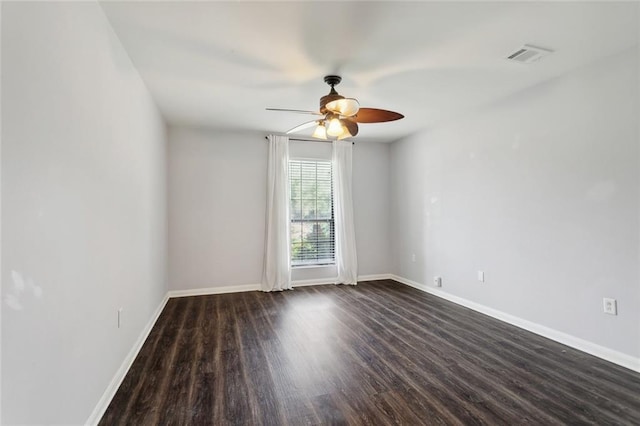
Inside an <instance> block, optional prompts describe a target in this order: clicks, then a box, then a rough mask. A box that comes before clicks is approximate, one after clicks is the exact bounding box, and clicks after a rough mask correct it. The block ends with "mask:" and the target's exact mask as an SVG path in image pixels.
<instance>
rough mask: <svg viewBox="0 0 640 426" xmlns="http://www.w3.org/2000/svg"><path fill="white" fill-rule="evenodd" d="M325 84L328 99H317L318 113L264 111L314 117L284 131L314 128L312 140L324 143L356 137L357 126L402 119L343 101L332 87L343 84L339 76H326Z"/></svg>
mask: <svg viewBox="0 0 640 426" xmlns="http://www.w3.org/2000/svg"><path fill="white" fill-rule="evenodd" d="M324 81H325V83H327V84H328V85H329V86H331V91H330V92H329V94H328V95H325V96H323V97H321V98H320V112H316V111H304V110H299V109H281V108H267V110H268V111H285V112H295V113H299V114H312V115H317V116H318V118H316V119H315V120H312V121H308V122H306V123H302V124H300V125H299V126H296V127H294V128H293V129H290V130H288V131H287V134H290V133H295V132H299V131H300V130H304V129H308V128H309V127H313V126H316V129H315V130H314V132H313V137H314V138H317V139H327V136H329V137H332V138H336V139H345V138H349V137H353V136H355V135H357V134H358V123H383V122H386V121H394V120H400V119H401V118H404V115H402V114H399V113H397V112H393V111H387V110H384V109H377V108H360V103H359V102H358V100H357V99H354V98H345V97H344V96H342V95H340V94H338V92H336V89H335V86H336V85H338V84H339V83H340V82H341V81H342V77H340V76H339V75H327V76H325V77H324Z"/></svg>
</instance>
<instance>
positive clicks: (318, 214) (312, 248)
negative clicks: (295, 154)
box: [289, 160, 335, 266]
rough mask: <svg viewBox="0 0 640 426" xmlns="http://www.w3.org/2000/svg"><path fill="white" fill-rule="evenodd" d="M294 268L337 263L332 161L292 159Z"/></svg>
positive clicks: (290, 167) (290, 178)
mask: <svg viewBox="0 0 640 426" xmlns="http://www.w3.org/2000/svg"><path fill="white" fill-rule="evenodd" d="M289 184H290V191H291V200H290V202H291V204H290V206H291V208H290V211H291V266H305V265H328V264H333V263H335V254H334V253H335V237H334V236H335V233H334V231H335V228H334V224H333V189H332V186H331V161H315V160H290V161H289Z"/></svg>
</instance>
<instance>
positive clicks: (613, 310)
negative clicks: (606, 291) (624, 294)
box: [602, 297, 618, 315]
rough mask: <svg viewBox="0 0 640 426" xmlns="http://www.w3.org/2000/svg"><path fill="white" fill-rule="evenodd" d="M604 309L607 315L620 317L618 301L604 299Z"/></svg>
mask: <svg viewBox="0 0 640 426" xmlns="http://www.w3.org/2000/svg"><path fill="white" fill-rule="evenodd" d="M602 309H603V311H604V313H605V314H609V315H618V302H617V301H616V299H609V298H607V297H605V298H604V299H602Z"/></svg>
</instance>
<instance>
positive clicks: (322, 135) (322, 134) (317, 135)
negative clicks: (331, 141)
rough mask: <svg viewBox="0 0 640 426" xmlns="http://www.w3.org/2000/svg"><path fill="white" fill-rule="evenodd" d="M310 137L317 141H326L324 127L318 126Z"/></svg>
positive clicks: (321, 124) (322, 125)
mask: <svg viewBox="0 0 640 426" xmlns="http://www.w3.org/2000/svg"><path fill="white" fill-rule="evenodd" d="M312 136H313V137H314V138H317V139H327V129H326V128H325V127H324V124H323V123H319V124H318V126H317V127H316V130H314V131H313V135H312Z"/></svg>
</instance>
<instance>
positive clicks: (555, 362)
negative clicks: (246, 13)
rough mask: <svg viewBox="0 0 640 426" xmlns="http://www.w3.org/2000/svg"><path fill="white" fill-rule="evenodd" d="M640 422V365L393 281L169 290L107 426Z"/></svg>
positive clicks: (113, 404) (108, 414)
mask: <svg viewBox="0 0 640 426" xmlns="http://www.w3.org/2000/svg"><path fill="white" fill-rule="evenodd" d="M525 423H528V424H536V425H538V424H545V425H546V424H597V425H607V424H615V425H632V424H635V425H638V424H640V374H637V373H634V372H632V371H630V370H627V369H625V368H622V367H619V366H617V365H615V364H611V363H608V362H606V361H602V360H600V359H598V358H595V357H592V356H590V355H587V354H585V353H583V352H579V351H576V350H574V349H571V348H569V347H566V346H563V345H561V344H558V343H555V342H553V341H550V340H547V339H545V338H542V337H540V336H537V335H535V334H532V333H529V332H526V331H524V330H521V329H518V328H516V327H513V326H510V325H508V324H505V323H502V322H500V321H497V320H494V319H492V318H489V317H486V316H484V315H481V314H478V313H476V312H474V311H471V310H469V309H466V308H463V307H460V306H457V305H455V304H453V303H450V302H447V301H445V300H442V299H440V298H437V297H434V296H431V295H429V294H427V293H423V292H420V291H418V290H415V289H412V288H410V287H407V286H404V285H402V284H399V283H396V282H394V281H372V282H364V283H360V285H358V286H355V287H353V286H332V285H325V286H316V287H302V288H296V289H295V290H294V291H287V292H281V293H261V292H248V293H236V294H224V295H214V296H197V297H184V298H179V299H171V300H169V302H168V303H167V305H166V307H165V309H164V311H163V312H162V314H161V316H160V318H159V319H158V321H157V323H156V325H155V327H154V328H153V330H152V331H151V333H150V335H149V337H148V339H147V341H146V342H145V344H144V346H143V348H142V350H141V351H140V354H139V355H138V357H137V358H136V360H135V362H134V364H133V366H132V367H131V369H130V371H129V373H128V374H127V376H126V378H125V380H124V382H123V383H122V385H121V386H120V389H119V390H118V392H117V394H116V396H115V397H114V399H113V401H112V402H111V405H110V406H109V408H108V409H107V411H106V413H105V415H104V416H103V418H102V420H101V423H100V424H101V425H121V424H127V425H227V424H229V425H325V424H327V425H328V424H331V425H341V424H353V425H360V424H371V425H386V424H406V425H423V424H426V425H437V424H447V425H450V424H451V425H475V424H488V425H503V424H504V425H521V424H525Z"/></svg>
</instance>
